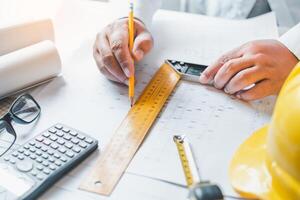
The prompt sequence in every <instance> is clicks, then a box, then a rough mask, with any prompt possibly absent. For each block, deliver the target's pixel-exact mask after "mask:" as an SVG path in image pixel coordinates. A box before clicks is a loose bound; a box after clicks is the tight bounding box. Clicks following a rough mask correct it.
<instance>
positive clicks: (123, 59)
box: [107, 29, 134, 78]
mask: <svg viewBox="0 0 300 200" xmlns="http://www.w3.org/2000/svg"><path fill="white" fill-rule="evenodd" d="M107 38H108V41H109V45H110V48H111V51H112V53H113V55H114V56H115V59H116V60H117V63H119V65H120V67H121V69H122V70H123V72H124V74H125V75H126V77H127V78H129V77H130V76H131V74H132V73H134V67H133V59H132V57H131V55H130V51H129V48H128V31H127V29H123V30H120V31H117V32H114V33H112V34H108V35H107Z"/></svg>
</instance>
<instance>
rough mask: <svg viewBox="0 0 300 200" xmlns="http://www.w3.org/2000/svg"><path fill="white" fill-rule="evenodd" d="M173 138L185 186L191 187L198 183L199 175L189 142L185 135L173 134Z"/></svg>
mask: <svg viewBox="0 0 300 200" xmlns="http://www.w3.org/2000/svg"><path fill="white" fill-rule="evenodd" d="M173 140H174V142H175V144H176V147H177V150H178V155H179V158H180V161H181V165H182V168H183V172H184V175H185V180H186V183H187V186H188V187H189V188H191V187H192V186H193V185H194V184H196V183H200V176H199V173H198V169H197V167H196V162H195V160H194V157H193V153H192V150H191V147H190V144H189V143H188V141H187V140H186V138H185V136H181V135H175V136H174V137H173Z"/></svg>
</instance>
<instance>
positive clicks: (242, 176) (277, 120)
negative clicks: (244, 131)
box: [229, 63, 300, 200]
mask: <svg viewBox="0 0 300 200" xmlns="http://www.w3.org/2000/svg"><path fill="white" fill-rule="evenodd" d="M229 176H230V181H231V184H232V186H233V188H234V189H235V190H236V191H237V192H238V193H240V194H241V196H243V197H249V198H259V199H263V200H300V63H298V65H297V66H296V67H295V68H294V70H293V71H292V72H291V74H290V75H289V77H288V78H287V80H286V81H285V83H284V85H283V87H282V89H281V91H280V94H279V96H278V98H277V101H276V105H275V108H274V112H273V115H272V119H271V122H270V124H268V125H265V126H264V127H262V128H261V129H259V130H258V131H256V132H254V133H253V134H252V135H251V136H250V137H249V138H248V139H247V140H246V141H245V142H244V143H243V144H242V145H241V146H240V147H239V148H238V150H237V151H236V153H235V155H234V157H233V159H232V161H231V165H230V168H229Z"/></svg>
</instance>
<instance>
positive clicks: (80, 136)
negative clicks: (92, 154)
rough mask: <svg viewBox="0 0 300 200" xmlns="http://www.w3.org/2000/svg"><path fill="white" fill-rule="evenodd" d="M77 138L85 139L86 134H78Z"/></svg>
mask: <svg viewBox="0 0 300 200" xmlns="http://www.w3.org/2000/svg"><path fill="white" fill-rule="evenodd" d="M77 138H78V139H80V140H84V139H85V136H83V135H77Z"/></svg>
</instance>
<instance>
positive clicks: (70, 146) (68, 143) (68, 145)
mask: <svg viewBox="0 0 300 200" xmlns="http://www.w3.org/2000/svg"><path fill="white" fill-rule="evenodd" d="M65 147H67V148H69V149H71V148H72V147H73V144H71V143H70V142H67V143H66V144H65Z"/></svg>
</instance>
